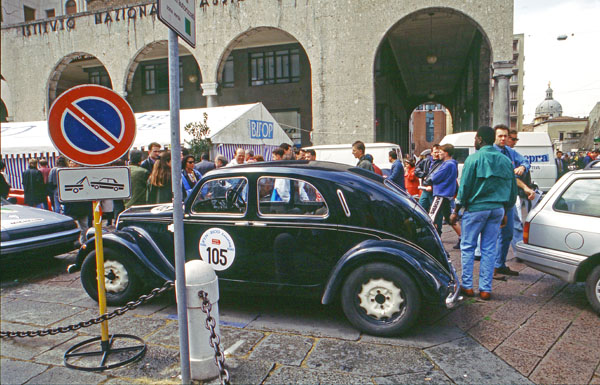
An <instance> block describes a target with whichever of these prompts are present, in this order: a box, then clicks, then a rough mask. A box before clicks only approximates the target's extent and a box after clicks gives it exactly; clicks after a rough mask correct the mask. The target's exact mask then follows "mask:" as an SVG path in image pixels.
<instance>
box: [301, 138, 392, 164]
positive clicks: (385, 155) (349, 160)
mask: <svg viewBox="0 0 600 385" xmlns="http://www.w3.org/2000/svg"><path fill="white" fill-rule="evenodd" d="M306 149H307V150H308V149H313V150H315V152H316V153H317V160H323V161H327V162H337V163H343V164H347V165H350V166H356V164H357V163H358V160H357V159H356V158H355V157H354V155H352V144H351V143H350V144H324V145H320V146H312V147H306ZM392 150H393V151H396V154H398V159H400V160H402V150H400V146H398V145H397V144H394V143H365V154H371V155H372V156H373V163H375V165H376V166H377V167H379V168H380V169H381V170H385V169H390V168H391V167H392V164H391V163H390V160H389V153H390V151H392Z"/></svg>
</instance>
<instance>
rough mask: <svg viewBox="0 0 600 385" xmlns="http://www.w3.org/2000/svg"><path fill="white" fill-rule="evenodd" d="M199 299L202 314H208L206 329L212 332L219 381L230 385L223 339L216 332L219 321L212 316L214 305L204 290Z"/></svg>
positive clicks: (212, 345)
mask: <svg viewBox="0 0 600 385" xmlns="http://www.w3.org/2000/svg"><path fill="white" fill-rule="evenodd" d="M198 297H200V298H201V299H202V308H201V310H202V312H203V313H205V314H206V322H205V324H206V329H208V331H209V332H210V337H209V339H208V343H209V344H210V347H211V348H213V349H215V363H216V364H217V366H218V367H219V380H220V381H221V384H222V385H229V380H230V378H229V371H228V370H227V369H225V353H224V352H223V351H222V350H221V339H220V338H219V335H218V334H217V333H216V332H215V328H216V327H217V321H216V320H215V318H214V317H213V316H211V315H210V312H211V310H212V304H211V303H210V301H209V300H208V294H207V293H206V292H205V291H204V290H200V291H199V292H198Z"/></svg>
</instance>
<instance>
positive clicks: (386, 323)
mask: <svg viewBox="0 0 600 385" xmlns="http://www.w3.org/2000/svg"><path fill="white" fill-rule="evenodd" d="M341 297H342V298H341V299H342V308H343V310H344V313H345V314H346V317H347V318H348V320H349V321H350V322H351V323H352V324H353V325H354V326H355V327H356V328H357V329H359V330H361V331H363V332H365V333H368V334H373V335H379V336H391V335H397V334H400V333H403V332H405V331H406V330H407V329H408V328H410V327H411V326H412V324H413V323H414V322H415V320H416V318H417V316H418V315H419V310H420V307H421V295H420V293H419V289H418V288H417V286H416V284H415V283H414V281H413V280H412V278H411V277H410V276H409V275H408V274H407V273H406V272H405V271H404V270H402V269H400V268H399V267H397V266H394V265H391V264H387V263H370V264H367V265H364V266H361V267H359V268H357V269H356V270H354V271H353V272H352V273H350V275H349V276H348V277H347V278H346V281H345V282H344V286H343V288H342V295H341Z"/></svg>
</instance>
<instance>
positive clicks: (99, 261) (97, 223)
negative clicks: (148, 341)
mask: <svg viewBox="0 0 600 385" xmlns="http://www.w3.org/2000/svg"><path fill="white" fill-rule="evenodd" d="M94 230H96V272H97V274H98V307H99V308H100V315H102V314H105V313H106V288H105V287H104V247H103V245H102V213H101V212H100V201H94ZM100 332H101V333H100V336H101V337H100V338H101V339H100V341H101V342H100V343H101V347H102V351H107V350H108V348H109V346H108V321H102V323H101V324H100Z"/></svg>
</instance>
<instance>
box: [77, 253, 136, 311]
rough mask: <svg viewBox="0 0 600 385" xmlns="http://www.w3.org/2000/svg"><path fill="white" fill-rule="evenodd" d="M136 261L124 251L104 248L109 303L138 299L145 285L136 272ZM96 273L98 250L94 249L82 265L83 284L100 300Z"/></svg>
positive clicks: (91, 295) (90, 293)
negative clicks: (124, 253)
mask: <svg viewBox="0 0 600 385" xmlns="http://www.w3.org/2000/svg"><path fill="white" fill-rule="evenodd" d="M134 263H135V262H134V261H132V260H131V258H128V256H127V255H123V253H122V252H119V251H118V250H115V249H112V248H110V247H105V248H104V286H105V288H106V303H107V305H111V306H115V305H124V304H126V303H127V302H129V301H132V300H134V299H137V297H138V296H139V294H140V291H141V289H142V287H143V284H142V281H141V280H140V278H139V277H138V276H137V274H136V273H135V271H134V269H133V267H134V265H133V264H134ZM96 277H97V275H96V251H95V250H94V251H92V252H91V253H90V254H88V256H87V257H86V258H85V260H84V261H83V264H82V265H81V284H82V285H83V288H84V289H85V291H86V292H87V293H88V295H89V296H90V297H92V298H93V299H94V300H96V301H98V280H97V278H96Z"/></svg>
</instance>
